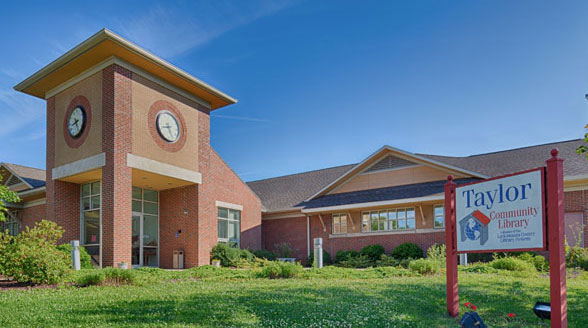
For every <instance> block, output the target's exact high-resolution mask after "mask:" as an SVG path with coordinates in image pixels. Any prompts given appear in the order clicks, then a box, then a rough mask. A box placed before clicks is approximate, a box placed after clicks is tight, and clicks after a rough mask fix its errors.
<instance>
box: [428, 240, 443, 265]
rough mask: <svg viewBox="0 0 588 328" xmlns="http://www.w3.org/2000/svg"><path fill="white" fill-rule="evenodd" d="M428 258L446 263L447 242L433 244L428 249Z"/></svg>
mask: <svg viewBox="0 0 588 328" xmlns="http://www.w3.org/2000/svg"><path fill="white" fill-rule="evenodd" d="M427 258H428V259H431V260H435V261H439V262H443V263H445V261H446V259H447V253H446V248H445V244H433V245H431V247H429V249H427Z"/></svg>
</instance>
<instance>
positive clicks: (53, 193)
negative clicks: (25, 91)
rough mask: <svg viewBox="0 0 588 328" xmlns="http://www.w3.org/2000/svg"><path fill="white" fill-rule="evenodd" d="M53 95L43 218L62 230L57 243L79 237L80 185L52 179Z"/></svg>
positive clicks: (48, 107) (53, 143) (48, 113)
mask: <svg viewBox="0 0 588 328" xmlns="http://www.w3.org/2000/svg"><path fill="white" fill-rule="evenodd" d="M55 110H56V109H55V97H51V98H49V99H47V154H46V155H47V161H46V166H47V169H46V179H47V181H46V206H45V210H46V214H45V218H47V219H48V220H52V221H54V222H55V223H57V224H58V225H60V226H61V227H62V228H63V229H64V230H65V232H64V234H63V237H62V238H61V240H60V241H59V243H67V242H70V241H71V240H74V239H75V240H79V239H80V187H79V185H77V184H75V183H69V182H63V181H57V180H56V181H54V180H53V179H52V170H53V168H54V167H55Z"/></svg>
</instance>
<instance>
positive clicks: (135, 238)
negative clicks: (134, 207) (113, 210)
mask: <svg viewBox="0 0 588 328" xmlns="http://www.w3.org/2000/svg"><path fill="white" fill-rule="evenodd" d="M157 221H158V220H157V216H155V215H148V214H142V213H137V212H133V219H132V228H133V229H132V244H133V245H132V265H133V266H150V267H157V266H158V263H157V259H158V256H157V252H158V250H159V247H158V246H159V243H158V235H159V232H158V231H157V229H158V226H159V224H158V222H157Z"/></svg>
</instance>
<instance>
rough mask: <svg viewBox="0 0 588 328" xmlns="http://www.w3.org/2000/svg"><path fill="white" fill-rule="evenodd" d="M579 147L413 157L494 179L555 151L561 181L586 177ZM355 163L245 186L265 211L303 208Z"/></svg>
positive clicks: (540, 162) (566, 144) (570, 142)
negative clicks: (559, 161) (561, 162)
mask: <svg viewBox="0 0 588 328" xmlns="http://www.w3.org/2000/svg"><path fill="white" fill-rule="evenodd" d="M581 144H583V140H582V139H575V140H567V141H561V142H553V143H549V144H543V145H536V146H530V147H523V148H517V149H510V150H504V151H498V152H492V153H487V154H478V155H471V156H464V157H455V156H441V155H430V154H413V155H415V156H418V157H420V158H427V159H429V160H431V161H434V162H438V163H443V164H445V165H448V166H450V167H456V168H461V169H462V170H467V171H470V172H479V174H480V175H484V176H487V177H495V176H500V175H504V174H509V173H512V172H517V171H523V170H526V169H532V168H536V167H540V166H544V165H545V160H547V159H548V158H549V157H550V156H551V155H550V153H549V152H550V150H551V149H553V148H558V149H559V157H560V158H563V159H564V177H565V178H570V177H577V176H586V177H588V161H586V159H585V158H584V157H583V156H579V155H578V154H577V153H576V148H577V147H578V146H580V145H581ZM383 148H384V147H383ZM390 148H392V147H390ZM379 151H381V149H380V150H379ZM376 153H377V152H376ZM372 156H373V155H372ZM359 164H361V163H359ZM359 164H350V165H344V166H338V167H333V168H326V169H322V170H316V171H310V172H303V173H298V174H293V175H288V176H283V177H275V178H270V179H264V180H258V181H252V182H248V183H247V184H248V185H249V186H250V187H251V189H253V191H254V192H255V193H257V195H258V196H259V198H261V201H262V204H263V205H264V207H265V208H266V210H267V211H269V212H279V211H287V210H294V209H299V208H301V207H302V206H304V204H301V203H302V202H303V201H310V199H312V198H313V197H311V196H313V195H315V194H317V193H318V192H319V191H320V190H322V189H325V187H327V186H328V185H330V184H333V183H334V182H335V181H336V180H339V179H341V178H342V176H343V175H344V174H346V173H349V171H350V170H352V169H353V168H354V167H357V166H358V165H359ZM368 166H369V165H368ZM323 197H324V196H323ZM339 197H342V196H339Z"/></svg>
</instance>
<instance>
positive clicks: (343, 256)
mask: <svg viewBox="0 0 588 328" xmlns="http://www.w3.org/2000/svg"><path fill="white" fill-rule="evenodd" d="M358 256H359V253H358V252H356V251H352V250H349V251H338V252H337V253H336V254H335V263H340V262H341V261H347V260H349V259H350V258H352V257H358Z"/></svg>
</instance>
